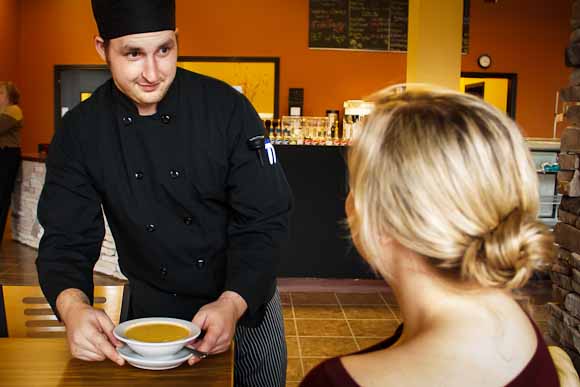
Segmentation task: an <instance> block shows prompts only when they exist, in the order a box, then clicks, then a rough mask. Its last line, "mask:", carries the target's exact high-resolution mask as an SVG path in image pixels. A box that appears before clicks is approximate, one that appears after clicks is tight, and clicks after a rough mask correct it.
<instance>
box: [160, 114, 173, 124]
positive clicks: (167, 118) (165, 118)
mask: <svg viewBox="0 0 580 387" xmlns="http://www.w3.org/2000/svg"><path fill="white" fill-rule="evenodd" d="M161 121H162V122H163V123H164V124H168V123H169V121H171V116H170V115H169V114H163V115H162V116H161Z"/></svg>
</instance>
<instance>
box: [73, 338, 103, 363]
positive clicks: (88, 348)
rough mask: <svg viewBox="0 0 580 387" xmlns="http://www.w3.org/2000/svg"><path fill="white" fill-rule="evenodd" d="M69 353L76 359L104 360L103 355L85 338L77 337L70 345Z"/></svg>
mask: <svg viewBox="0 0 580 387" xmlns="http://www.w3.org/2000/svg"><path fill="white" fill-rule="evenodd" d="M70 347H71V354H72V355H73V356H74V357H76V358H77V359H81V360H87V361H101V360H105V358H106V357H105V355H104V354H103V353H102V352H101V351H100V350H99V349H98V348H97V347H96V346H95V345H94V344H93V343H92V342H91V341H90V340H88V339H87V338H82V339H77V342H75V343H74V344H72V345H71V346H70Z"/></svg>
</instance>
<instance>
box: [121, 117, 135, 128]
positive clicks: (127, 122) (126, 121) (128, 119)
mask: <svg viewBox="0 0 580 387" xmlns="http://www.w3.org/2000/svg"><path fill="white" fill-rule="evenodd" d="M123 123H124V124H125V126H129V125H131V124H132V123H133V118H131V117H130V116H127V117H123Z"/></svg>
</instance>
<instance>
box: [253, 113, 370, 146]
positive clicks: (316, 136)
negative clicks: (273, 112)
mask: <svg viewBox="0 0 580 387" xmlns="http://www.w3.org/2000/svg"><path fill="white" fill-rule="evenodd" d="M358 127H359V118H358V116H346V117H345V118H344V120H343V123H342V125H339V122H338V120H337V119H336V117H335V116H330V117H306V116H283V117H282V118H280V119H272V120H264V128H265V133H266V136H268V137H269V138H270V142H272V143H273V144H276V145H306V146H348V145H349V144H350V143H351V141H352V139H353V136H354V133H355V132H356V131H357V130H358Z"/></svg>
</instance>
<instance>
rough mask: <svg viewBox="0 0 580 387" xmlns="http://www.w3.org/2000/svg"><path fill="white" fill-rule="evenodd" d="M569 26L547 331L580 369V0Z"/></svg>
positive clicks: (576, 1) (562, 96)
mask: <svg viewBox="0 0 580 387" xmlns="http://www.w3.org/2000/svg"><path fill="white" fill-rule="evenodd" d="M562 22H565V21H562ZM571 26H572V29H573V32H572V34H571V36H570V41H569V42H568V43H569V45H568V49H567V50H566V58H565V59H566V63H567V65H568V66H569V67H572V74H571V76H570V82H569V85H568V87H565V88H563V89H561V90H560V96H561V99H562V101H563V103H564V104H565V106H566V107H567V110H566V114H565V116H564V119H565V121H566V124H567V125H568V127H567V128H566V129H565V130H564V132H563V133H562V136H561V138H560V152H562V153H561V154H560V157H559V160H558V163H559V165H560V169H561V170H563V171H561V172H560V173H558V190H559V193H561V194H562V195H564V196H563V197H562V202H561V203H560V209H559V211H558V221H559V222H560V223H558V224H557V225H556V227H555V228H554V235H555V239H556V243H557V244H558V246H559V249H560V250H559V253H558V259H557V261H556V263H555V264H554V265H553V267H552V270H551V273H550V278H551V279H552V282H553V285H552V289H553V292H554V298H555V300H556V302H555V303H553V304H551V308H550V310H551V316H550V320H549V322H548V332H549V333H550V336H552V338H553V339H554V340H555V341H556V342H557V343H558V344H559V345H560V346H561V347H562V348H564V350H566V352H567V353H568V355H570V358H571V359H572V362H573V363H574V366H575V367H576V370H580V197H578V196H580V191H579V184H580V183H579V182H578V178H579V177H580V176H578V174H579V171H578V167H579V160H578V155H579V154H580V106H578V102H580V0H575V1H574V2H573V4H572V20H571Z"/></svg>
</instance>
